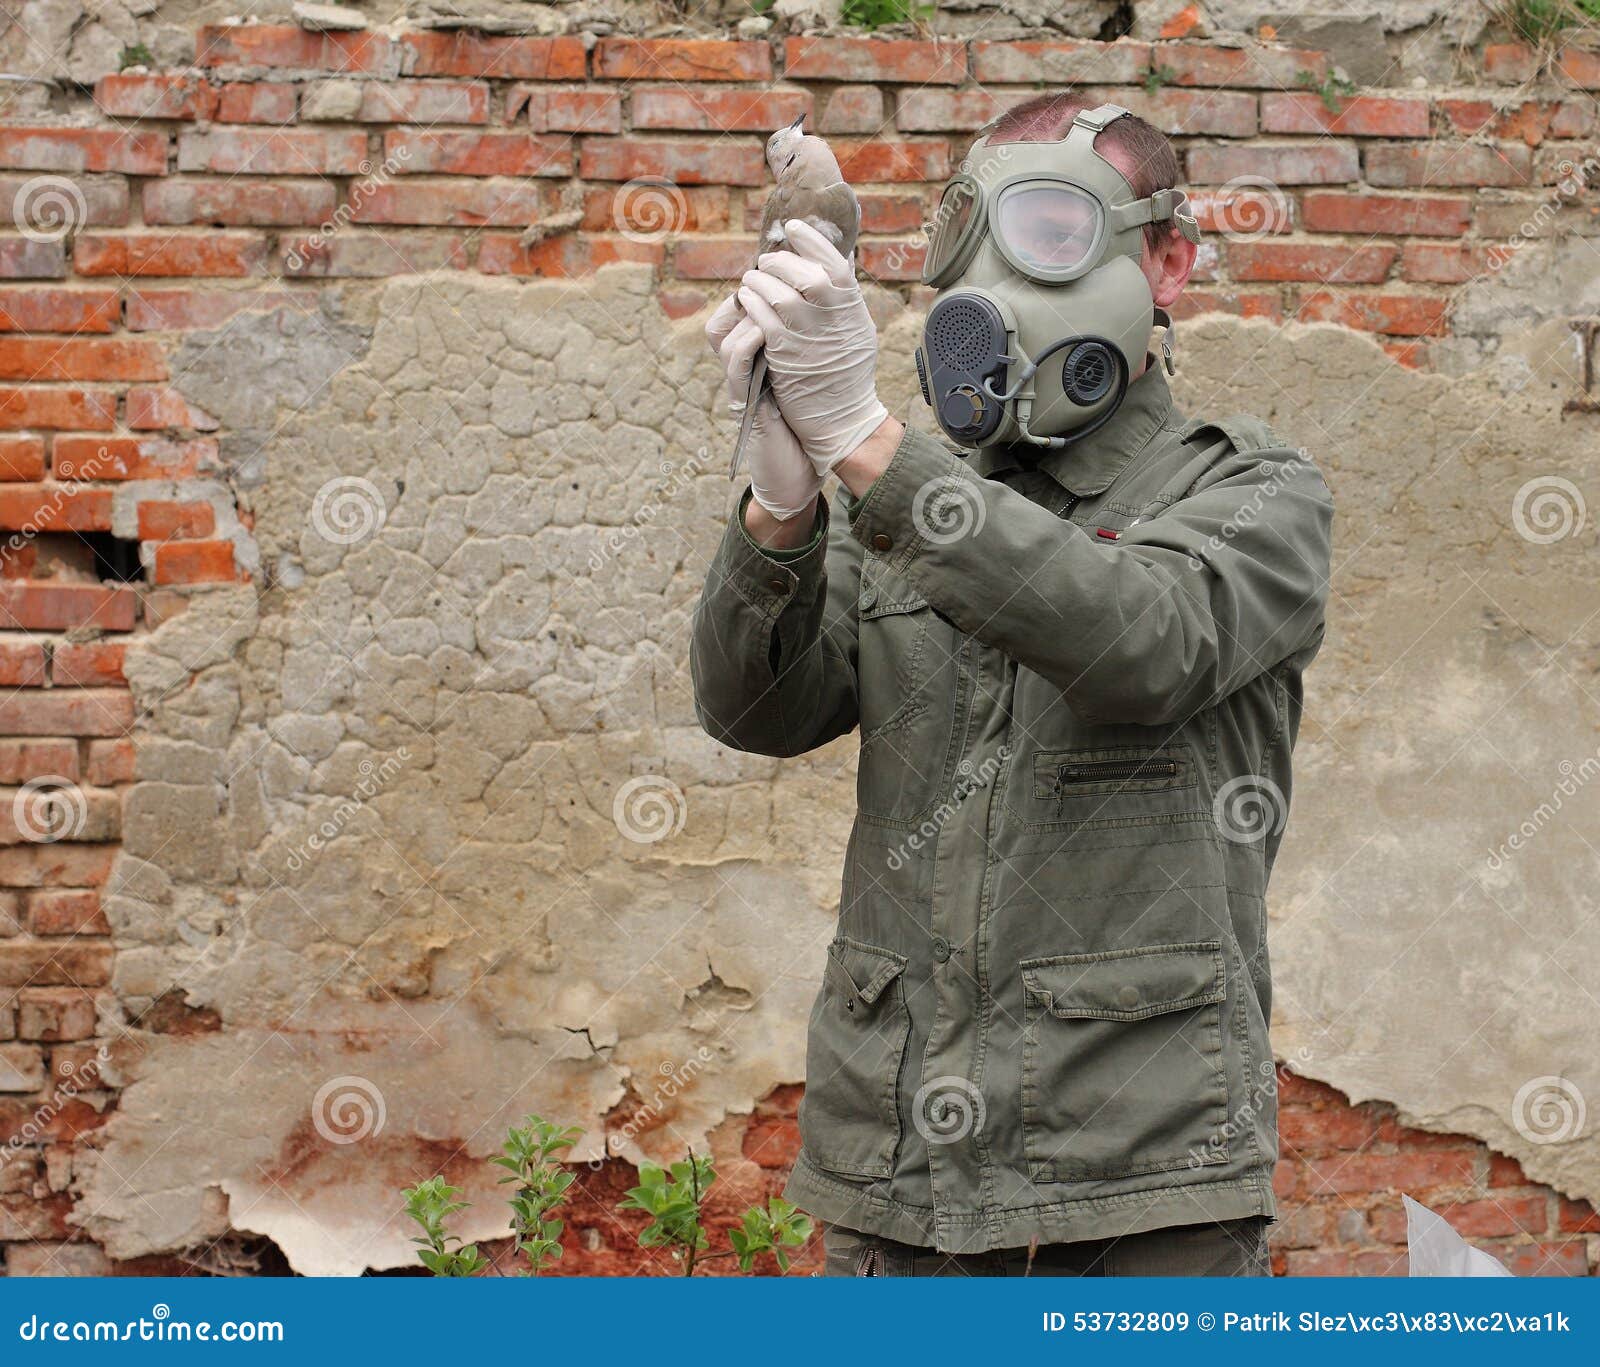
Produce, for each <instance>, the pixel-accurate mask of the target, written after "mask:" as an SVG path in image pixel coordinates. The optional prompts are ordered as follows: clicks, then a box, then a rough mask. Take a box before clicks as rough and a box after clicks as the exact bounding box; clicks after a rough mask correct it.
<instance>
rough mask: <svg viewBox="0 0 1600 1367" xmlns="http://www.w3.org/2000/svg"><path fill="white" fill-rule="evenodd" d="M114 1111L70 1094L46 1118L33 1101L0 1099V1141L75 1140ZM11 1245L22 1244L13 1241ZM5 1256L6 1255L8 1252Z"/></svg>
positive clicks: (95, 1126) (95, 1127)
mask: <svg viewBox="0 0 1600 1367" xmlns="http://www.w3.org/2000/svg"><path fill="white" fill-rule="evenodd" d="M115 1114H116V1111H115V1110H114V1109H113V1108H112V1107H110V1106H103V1107H98V1108H97V1107H95V1106H93V1105H91V1104H90V1103H89V1102H88V1101H85V1100H83V1099H82V1098H81V1097H78V1098H74V1099H72V1100H70V1101H68V1102H67V1103H66V1105H64V1106H62V1107H61V1108H60V1110H58V1111H56V1112H55V1114H53V1115H50V1116H49V1117H48V1118H42V1117H44V1115H45V1113H44V1112H42V1111H41V1110H40V1109H39V1104H38V1102H36V1101H22V1100H16V1101H3V1100H0V1141H9V1140H10V1139H12V1138H13V1137H14V1138H16V1139H17V1141H18V1142H19V1143H28V1144H33V1143H37V1142H39V1141H40V1140H41V1139H44V1140H55V1141H57V1142H63V1143H77V1142H78V1141H79V1140H80V1139H83V1138H84V1137H86V1136H88V1135H91V1134H93V1133H94V1132H95V1131H96V1130H98V1129H100V1128H102V1127H103V1126H104V1125H106V1124H107V1123H108V1122H109V1121H110V1119H111V1117H112V1116H113V1115H115ZM12 1247H13V1248H16V1247H22V1245H17V1244H13V1245H12ZM7 1257H8V1258H9V1257H10V1255H9V1254H8V1255H7Z"/></svg>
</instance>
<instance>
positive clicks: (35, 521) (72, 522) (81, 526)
mask: <svg viewBox="0 0 1600 1367" xmlns="http://www.w3.org/2000/svg"><path fill="white" fill-rule="evenodd" d="M110 530H111V491H110V490H109V489H86V488H83V487H82V486H80V485H71V484H64V485H49V484H5V485H0V531H7V532H18V531H29V532H33V531H41V532H48V531H57V532H108V531H110Z"/></svg>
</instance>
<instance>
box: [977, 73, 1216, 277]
mask: <svg viewBox="0 0 1600 1367" xmlns="http://www.w3.org/2000/svg"><path fill="white" fill-rule="evenodd" d="M1099 103H1100V102H1099V101H1098V100H1091V99H1085V98H1084V97H1083V96H1082V95H1079V94H1076V93H1075V92H1073V91H1070V90H1057V91H1051V92H1047V93H1045V94H1043V95H1035V96H1033V97H1032V98H1030V99H1027V100H1024V101H1023V102H1022V103H1021V104H1019V105H1014V106H1012V108H1010V109H1008V110H1007V111H1006V112H1005V113H1004V114H1002V115H1001V116H1000V117H999V118H998V119H997V120H996V121H995V123H994V125H993V126H992V127H991V128H990V130H989V133H988V139H987V140H988V144H989V146H991V147H994V146H996V145H998V144H1000V143H1007V142H1059V141H1060V140H1061V139H1062V138H1064V137H1065V136H1066V134H1067V130H1068V129H1070V128H1071V127H1072V121H1073V119H1075V118H1077V117H1078V115H1079V114H1081V113H1083V111H1084V110H1086V109H1093V108H1094V107H1095V106H1096V105H1097V104H1099ZM1095 151H1097V152H1099V153H1100V154H1101V156H1103V157H1104V158H1105V159H1106V160H1107V161H1109V162H1110V163H1111V164H1112V165H1113V166H1115V167H1116V168H1117V170H1118V171H1120V172H1121V173H1122V176H1123V178H1124V179H1125V180H1126V181H1127V182H1128V185H1129V186H1130V187H1131V188H1132V190H1133V193H1134V195H1135V197H1136V198H1138V199H1143V198H1145V197H1146V196H1147V195H1153V194H1155V192H1156V191H1157V190H1170V189H1172V188H1173V187H1174V186H1176V185H1177V183H1178V175H1179V172H1178V154H1177V152H1176V151H1175V150H1174V149H1173V146H1172V143H1171V142H1170V141H1169V140H1168V139H1167V136H1166V134H1165V133H1163V132H1162V131H1161V130H1160V129H1159V128H1157V127H1155V125H1153V124H1151V123H1148V122H1146V121H1145V120H1144V119H1141V118H1140V117H1139V116H1138V115H1136V114H1135V115H1130V116H1129V117H1127V118H1125V119H1118V120H1117V121H1116V122H1115V123H1113V124H1111V125H1110V126H1109V127H1108V128H1107V129H1106V130H1105V132H1103V133H1101V134H1100V136H1099V137H1098V138H1096V139H1095ZM1194 259H1195V245H1194V243H1192V242H1190V241H1189V240H1188V239H1187V238H1186V237H1184V235H1183V234H1182V233H1181V232H1179V231H1178V229H1177V227H1176V226H1175V225H1174V224H1172V223H1170V222H1168V223H1147V224H1146V225H1145V229H1144V253H1143V256H1142V257H1141V258H1140V262H1139V266H1140V269H1141V270H1143V271H1144V275H1145V279H1146V280H1148V281H1149V282H1150V294H1151V296H1152V298H1153V299H1154V301H1155V303H1156V304H1157V306H1158V307H1160V308H1168V307H1170V306H1171V305H1172V303H1173V301H1174V300H1176V299H1177V297H1178V296H1179V295H1180V294H1182V293H1183V287H1184V286H1185V285H1186V284H1188V283H1189V276H1190V274H1191V273H1192V272H1193V270H1194Z"/></svg>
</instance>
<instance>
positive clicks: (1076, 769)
mask: <svg viewBox="0 0 1600 1367" xmlns="http://www.w3.org/2000/svg"><path fill="white" fill-rule="evenodd" d="M1177 774H1178V761H1177V760H1175V759H1148V760H1134V759H1097V760H1084V761H1081V762H1080V763H1077V764H1058V765H1057V766H1056V781H1055V786H1054V788H1053V790H1052V791H1053V792H1054V793H1055V794H1056V795H1057V796H1059V795H1060V793H1061V790H1062V789H1063V788H1064V787H1066V785H1067V784H1069V783H1116V782H1118V781H1122V782H1126V781H1128V780H1130V779H1135V778H1138V779H1145V778H1176V777H1177Z"/></svg>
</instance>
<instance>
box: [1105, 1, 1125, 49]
mask: <svg viewBox="0 0 1600 1367" xmlns="http://www.w3.org/2000/svg"><path fill="white" fill-rule="evenodd" d="M1132 32H1133V5H1132V3H1131V0H1122V3H1121V4H1120V5H1118V6H1117V7H1116V9H1115V10H1113V11H1112V13H1111V17H1110V18H1109V19H1107V20H1106V21H1105V23H1103V24H1101V25H1100V33H1099V38H1100V41H1101V42H1102V43H1114V42H1116V41H1117V39H1118V38H1125V37H1127V35H1128V34H1130V33H1132Z"/></svg>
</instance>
